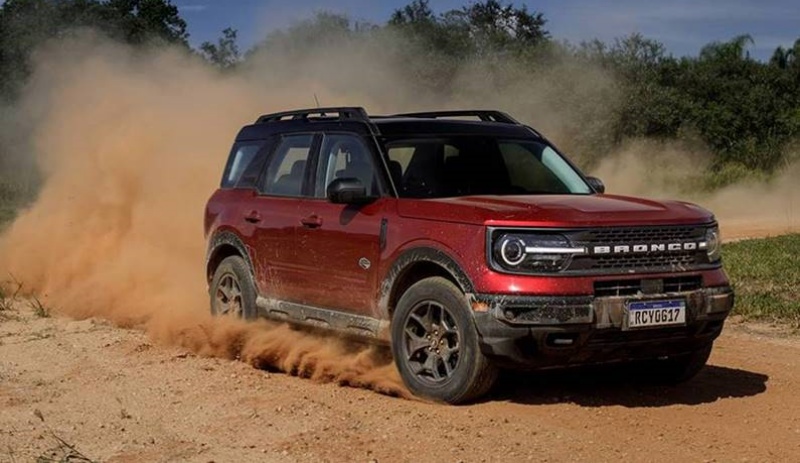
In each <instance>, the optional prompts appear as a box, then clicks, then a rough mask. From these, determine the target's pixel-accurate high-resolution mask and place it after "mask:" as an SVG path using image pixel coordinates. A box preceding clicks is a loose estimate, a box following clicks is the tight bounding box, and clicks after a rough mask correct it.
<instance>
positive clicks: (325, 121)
mask: <svg viewBox="0 0 800 463" xmlns="http://www.w3.org/2000/svg"><path fill="white" fill-rule="evenodd" d="M467 118H471V119H472V120H469V119H467ZM309 130H314V131H316V130H346V131H355V132H360V133H363V134H365V135H375V136H389V137H392V136H415V135H440V134H441V135H489V136H503V137H521V138H529V137H535V138H541V136H540V135H539V134H538V133H537V132H536V131H534V130H533V129H532V128H530V127H527V126H525V125H523V124H521V123H519V122H518V121H516V120H515V119H514V118H512V117H511V116H509V115H508V114H505V113H503V112H500V111H493V110H464V111H437V112H423V113H406V114H394V115H390V116H374V115H369V114H367V112H366V111H365V110H364V108H360V107H333V108H311V109H300V110H294V111H285V112H280V113H273V114H265V115H263V116H260V117H259V118H258V119H257V120H256V122H255V123H254V124H252V125H248V126H245V127H243V128H242V130H241V131H240V132H239V136H238V137H237V140H253V139H261V138H265V137H267V136H269V135H273V134H276V133H291V132H304V131H309Z"/></svg>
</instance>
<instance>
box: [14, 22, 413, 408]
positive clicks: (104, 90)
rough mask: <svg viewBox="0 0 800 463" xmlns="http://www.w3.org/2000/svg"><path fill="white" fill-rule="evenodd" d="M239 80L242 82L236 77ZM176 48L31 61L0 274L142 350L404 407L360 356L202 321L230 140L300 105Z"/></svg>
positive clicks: (55, 50)
mask: <svg viewBox="0 0 800 463" xmlns="http://www.w3.org/2000/svg"><path fill="white" fill-rule="evenodd" d="M251 78H252V77H251ZM257 87H258V86H256V85H253V84H252V83H251V82H248V80H247V78H246V77H242V76H220V75H219V74H217V73H215V72H214V71H212V70H209V69H208V68H207V66H206V65H205V64H203V63H202V62H201V61H199V59H198V58H196V57H191V56H188V55H187V54H185V53H184V52H182V51H179V50H166V51H165V50H160V51H150V52H134V51H132V50H130V49H128V48H126V47H124V46H121V45H114V44H109V43H107V42H104V41H102V40H100V39H98V38H91V37H84V38H82V39H79V40H75V41H72V42H70V43H61V44H58V45H53V46H52V47H51V48H50V49H47V50H43V51H42V52H41V53H40V54H39V56H38V60H37V67H36V71H35V74H34V76H33V79H32V82H31V83H30V85H29V87H28V88H27V89H26V92H25V95H24V97H23V100H22V102H21V104H20V105H19V107H18V108H15V109H16V116H17V117H16V121H17V124H18V125H19V130H20V131H21V132H28V133H29V138H30V139H29V143H28V145H29V146H30V149H31V151H32V153H31V154H32V155H35V156H36V159H37V162H38V163H39V167H40V170H41V171H42V173H43V176H44V180H45V181H44V185H43V187H42V189H41V191H40V193H39V196H38V198H37V200H36V201H35V203H34V204H33V205H32V206H31V207H30V208H28V209H27V210H25V211H23V212H22V213H21V214H20V216H19V217H18V218H17V220H16V221H15V222H14V223H13V224H12V225H11V227H10V228H9V229H8V230H7V231H6V233H5V234H4V236H3V237H2V238H0V272H2V274H3V275H8V274H9V273H12V274H13V275H14V277H15V278H16V279H18V280H19V281H21V282H23V283H24V285H25V288H26V289H28V290H30V291H33V292H34V293H36V294H37V295H39V297H40V298H43V301H44V302H45V304H46V305H48V306H50V307H52V309H53V310H55V311H57V312H59V313H62V314H65V315H68V316H71V317H76V318H88V317H102V318H105V319H109V320H111V321H113V322H114V323H117V324H119V325H120V326H123V327H142V328H144V329H145V330H146V331H147V332H148V333H149V334H150V335H151V336H152V337H153V338H154V339H155V340H156V341H158V342H162V343H167V344H173V345H179V346H183V347H186V348H189V349H191V350H193V351H194V352H197V353H198V354H201V355H213V356H220V357H224V358H231V359H234V358H235V359H240V360H242V361H245V362H248V363H250V364H253V365H255V366H258V367H260V368H271V369H277V370H280V371H285V372H288V373H292V374H297V375H301V376H304V377H310V378H313V379H315V380H319V381H332V382H336V383H340V384H347V385H354V386H360V387H367V388H371V389H375V390H377V391H380V392H383V393H387V394H392V395H399V396H408V395H409V394H408V393H407V391H406V390H405V388H404V387H403V386H402V381H401V380H400V378H399V375H398V374H397V372H396V369H395V368H394V365H393V364H392V363H391V361H390V359H386V358H384V357H385V356H382V355H381V353H379V352H376V351H374V349H373V348H365V347H360V348H359V347H357V346H356V347H354V346H351V345H348V344H347V343H345V342H344V341H341V340H338V339H334V338H326V337H320V336H314V335H311V334H308V333H304V332H298V331H295V330H292V329H290V328H288V327H286V326H281V325H276V324H271V323H267V322H259V323H252V324H251V323H243V322H239V321H235V320H221V319H214V318H212V317H211V316H210V315H209V313H208V312H209V310H208V293H207V287H206V282H205V280H204V266H205V261H204V258H205V242H204V237H203V232H202V215H203V209H204V206H205V201H206V200H207V199H208V197H209V195H210V194H211V193H212V192H213V190H214V189H215V188H216V186H217V184H218V182H219V177H220V175H221V171H222V166H223V164H224V162H225V160H226V157H227V152H228V150H229V149H230V144H231V142H232V139H233V137H234V136H235V134H236V132H237V131H238V129H239V128H240V127H241V126H242V125H243V124H245V123H247V122H249V121H252V120H254V119H255V117H257V116H258V115H259V114H262V113H265V112H269V111H273V110H280V109H284V108H287V107H294V106H298V105H304V106H305V105H308V103H307V102H306V101H301V100H300V99H299V98H298V99H293V97H291V96H287V95H300V94H302V95H304V96H305V95H307V94H308V92H307V91H306V88H307V87H306V83H304V82H298V83H296V84H287V83H284V85H281V86H280V88H274V89H272V90H271V91H263V90H259V89H258V88H257Z"/></svg>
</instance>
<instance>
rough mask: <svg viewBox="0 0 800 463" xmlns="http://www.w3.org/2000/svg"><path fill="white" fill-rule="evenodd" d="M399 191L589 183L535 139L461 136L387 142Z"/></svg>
mask: <svg viewBox="0 0 800 463" xmlns="http://www.w3.org/2000/svg"><path fill="white" fill-rule="evenodd" d="M385 148H386V152H387V153H388V156H389V168H390V171H391V175H392V178H393V180H394V182H395V185H397V188H398V193H399V194H400V197H404V198H447V197H455V196H472V195H528V194H589V193H591V192H592V190H591V188H590V187H589V185H588V184H587V183H586V182H585V181H584V180H583V178H582V177H581V176H580V174H578V172H576V171H575V169H574V168H573V167H572V166H571V165H570V164H569V163H568V162H567V161H565V160H564V158H562V157H561V155H559V154H558V153H557V152H556V151H555V150H554V149H553V148H552V147H551V146H549V145H547V144H546V143H544V142H542V141H537V140H522V141H521V140H503V139H498V138H493V137H476V136H461V137H449V138H435V139H430V138H426V139H411V140H409V139H401V140H388V141H386V142H385Z"/></svg>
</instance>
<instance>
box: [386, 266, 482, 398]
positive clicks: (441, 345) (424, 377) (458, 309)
mask: <svg viewBox="0 0 800 463" xmlns="http://www.w3.org/2000/svg"><path fill="white" fill-rule="evenodd" d="M392 354H393V355H394V359H395V362H396V363H397V367H398V370H399V371H400V375H401V376H402V378H403V381H404V382H405V384H406V386H408V388H409V389H410V390H411V392H413V393H414V394H416V395H419V396H423V397H428V398H431V399H434V400H438V401H442V402H447V403H451V404H458V403H463V402H468V401H471V400H474V399H477V398H478V397H480V396H481V395H483V394H485V393H487V392H488V391H489V390H490V389H491V387H492V385H493V384H494V382H495V379H496V378H497V369H496V368H495V366H494V365H492V364H491V362H490V361H489V359H488V358H486V356H484V355H483V353H482V352H481V351H480V347H479V346H478V332H477V330H476V328H475V322H474V321H473V318H472V313H471V312H470V307H469V305H468V304H467V301H466V298H465V297H464V293H462V292H461V290H459V289H458V287H456V285H454V284H453V283H452V282H450V281H449V280H447V279H445V278H442V277H431V278H426V279H424V280H421V281H419V282H417V283H415V284H414V285H412V286H411V287H410V288H409V289H408V290H407V291H406V292H405V293H404V294H403V296H402V297H401V298H400V300H399V301H398V304H397V309H396V310H395V313H394V316H393V318H392Z"/></svg>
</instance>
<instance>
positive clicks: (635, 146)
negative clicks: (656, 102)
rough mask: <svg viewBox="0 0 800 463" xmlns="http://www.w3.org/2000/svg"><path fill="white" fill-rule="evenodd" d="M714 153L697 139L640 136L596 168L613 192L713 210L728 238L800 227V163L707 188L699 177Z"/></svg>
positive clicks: (772, 234) (599, 175) (595, 172)
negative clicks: (764, 175) (689, 142)
mask: <svg viewBox="0 0 800 463" xmlns="http://www.w3.org/2000/svg"><path fill="white" fill-rule="evenodd" d="M790 158H791V156H790ZM710 159H711V156H710V155H709V154H708V152H707V151H705V150H704V149H703V147H702V146H698V145H697V144H694V145H693V146H687V144H681V143H677V142H656V141H649V140H637V141H631V142H629V143H627V144H626V145H625V146H623V147H622V148H621V149H620V150H619V152H618V154H617V155H615V156H611V157H608V158H606V159H604V160H603V161H602V162H601V163H600V165H599V166H598V167H597V168H596V169H595V170H594V172H593V174H594V175H597V176H598V177H600V178H602V179H603V180H604V182H605V183H606V187H607V192H610V193H615V194H626V195H634V196H645V197H656V198H674V199H680V200H684V201H690V202H693V203H696V204H699V205H701V206H703V207H705V208H707V209H709V210H711V211H713V212H714V214H715V216H716V218H717V220H718V221H719V223H720V228H721V232H722V237H723V239H724V240H737V239H743V238H756V237H763V236H774V235H779V234H783V233H789V232H796V231H798V230H800V186H798V184H797V180H796V179H797V177H798V176H799V175H800V163H798V162H795V163H793V164H790V165H788V166H786V167H785V168H784V169H782V170H781V172H780V173H778V174H777V175H776V177H775V178H773V179H770V180H769V181H759V180H755V179H753V180H748V181H741V182H738V183H734V184H732V185H730V186H727V187H723V188H720V189H717V190H714V191H712V192H706V193H703V192H701V191H702V189H701V188H698V187H697V183H699V182H700V181H701V179H702V176H703V175H704V171H705V170H706V169H707V168H708V162H709V161H710Z"/></svg>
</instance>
